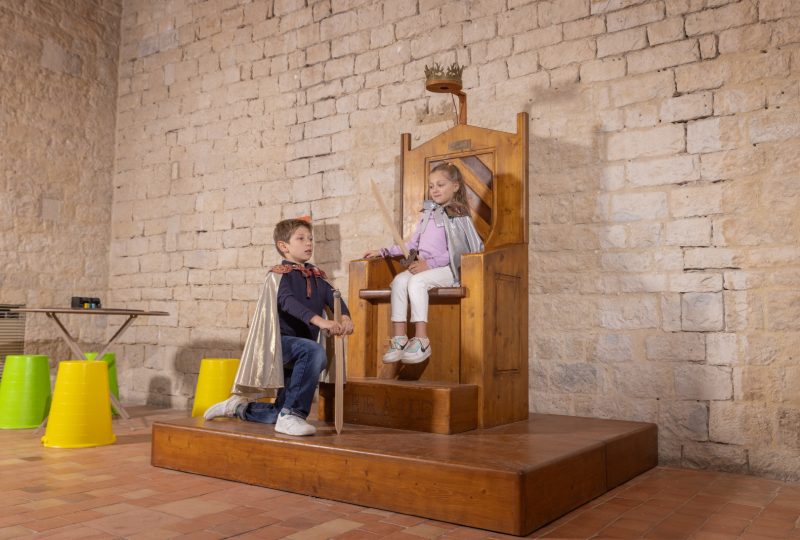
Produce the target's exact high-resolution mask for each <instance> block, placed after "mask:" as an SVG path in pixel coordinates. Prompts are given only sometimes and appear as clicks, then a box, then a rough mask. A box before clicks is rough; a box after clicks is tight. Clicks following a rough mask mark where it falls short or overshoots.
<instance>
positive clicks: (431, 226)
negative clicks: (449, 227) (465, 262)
mask: <svg viewBox="0 0 800 540" xmlns="http://www.w3.org/2000/svg"><path fill="white" fill-rule="evenodd" d="M427 214H428V219H429V221H428V225H427V226H426V227H425V230H424V231H423V232H422V234H420V232H419V230H420V229H421V228H422V220H423V219H425V214H423V215H422V217H421V218H420V220H419V222H418V223H417V229H416V230H415V231H414V236H412V237H411V240H409V241H408V242H406V248H408V249H416V250H417V252H418V253H419V257H420V258H421V259H423V260H424V261H425V262H426V263H428V267H429V268H440V267H442V266H449V265H450V252H449V250H448V249H447V235H446V234H445V231H444V224H442V225H441V226H439V225H437V224H436V220H435V219H434V217H433V214H434V213H433V212H429V213H427ZM381 252H382V255H384V256H386V255H387V254H388V255H402V254H403V251H402V250H401V249H400V246H396V245H395V246H392V247H390V248H389V249H382V250H381Z"/></svg>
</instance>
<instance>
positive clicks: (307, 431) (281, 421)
mask: <svg viewBox="0 0 800 540" xmlns="http://www.w3.org/2000/svg"><path fill="white" fill-rule="evenodd" d="M275 431H276V432H277V433H283V434H285V435H296V436H298V437H304V436H306V435H313V434H314V433H316V432H317V428H315V427H314V426H312V425H311V424H309V423H308V422H306V421H305V419H304V418H300V417H299V416H295V415H293V414H283V413H281V414H280V415H278V421H277V422H275Z"/></svg>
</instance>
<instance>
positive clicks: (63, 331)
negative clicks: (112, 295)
mask: <svg viewBox="0 0 800 540" xmlns="http://www.w3.org/2000/svg"><path fill="white" fill-rule="evenodd" d="M46 315H47V316H48V317H49V318H50V319H52V320H53V322H55V323H56V326H57V327H58V329H59V330H60V331H61V337H63V338H64V341H66V342H67V345H69V348H70V350H72V352H73V353H74V354H75V355H76V356H77V358H78V359H79V360H81V359H82V360H88V359H87V358H86V355H85V354H84V352H83V351H82V350H81V348H80V347H79V346H78V342H77V341H75V338H73V337H72V334H70V333H69V330H67V329H66V327H65V326H64V324H63V323H62V322H61V320H60V319H59V318H58V315H56V314H55V313H52V312H49V311H48V312H47V313H46ZM136 317H137V316H136V315H128V320H126V321H125V322H124V323H122V326H120V327H119V329H118V330H117V331H116V333H114V335H113V336H111V339H109V340H108V343H106V344H105V345H104V346H103V348H102V349H101V350H100V352H98V353H97V356H96V357H95V359H96V360H102V359H103V355H104V354H106V351H108V349H109V348H110V347H111V346H112V345H113V344H114V342H115V341H117V339H119V337H120V336H121V335H122V334H123V333H124V332H125V330H127V329H128V327H129V326H130V325H131V324H132V323H133V321H134V319H136ZM109 396H110V397H111V405H112V406H113V407H114V410H115V411H117V413H118V414H119V415H120V416H121V417H122V418H124V419H125V420H128V419H130V417H131V416H130V415H129V414H128V411H126V410H125V409H124V408H123V407H122V404H120V402H119V400H118V399H117V397H116V396H115V395H114V394H112V393H111V391H110V390H109Z"/></svg>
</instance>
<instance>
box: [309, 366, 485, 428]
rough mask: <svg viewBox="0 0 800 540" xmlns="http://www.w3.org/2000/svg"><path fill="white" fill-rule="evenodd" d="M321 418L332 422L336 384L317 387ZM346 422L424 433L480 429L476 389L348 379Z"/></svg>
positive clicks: (384, 380)
mask: <svg viewBox="0 0 800 540" xmlns="http://www.w3.org/2000/svg"><path fill="white" fill-rule="evenodd" d="M319 396H320V399H319V413H318V414H319V418H320V420H322V421H330V422H332V421H333V402H334V399H333V398H334V386H333V385H332V384H324V383H323V384H320V385H319ZM344 421H345V422H347V423H348V424H361V425H365V426H380V427H387V428H392V429H407V430H412V431H424V432H428V433H443V434H450V433H462V432H464V431H470V430H473V429H475V428H476V427H477V426H478V387H477V386H476V385H473V384H456V383H447V382H431V381H403V380H393V379H375V378H364V379H354V378H349V379H347V384H345V388H344Z"/></svg>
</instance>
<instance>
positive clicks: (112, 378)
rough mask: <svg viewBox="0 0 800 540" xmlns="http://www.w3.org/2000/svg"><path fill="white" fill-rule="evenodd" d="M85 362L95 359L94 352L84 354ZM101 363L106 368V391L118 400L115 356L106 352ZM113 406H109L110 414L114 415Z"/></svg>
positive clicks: (95, 354)
mask: <svg viewBox="0 0 800 540" xmlns="http://www.w3.org/2000/svg"><path fill="white" fill-rule="evenodd" d="M84 355H85V356H86V359H87V360H95V359H97V353H96V352H87V353H84ZM103 362H105V363H106V365H107V366H108V389H109V390H110V391H111V393H112V394H114V397H115V398H117V399H119V383H117V355H116V354H115V353H113V352H107V353H106V354H104V355H103ZM116 412H117V411H115V410H114V406H113V405H112V406H111V414H115V413H116Z"/></svg>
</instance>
